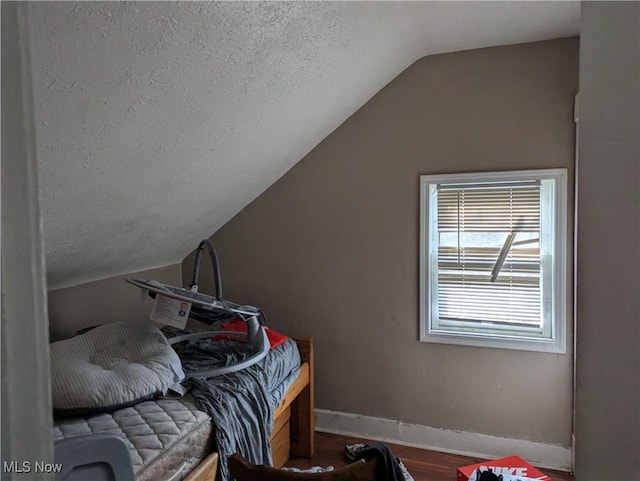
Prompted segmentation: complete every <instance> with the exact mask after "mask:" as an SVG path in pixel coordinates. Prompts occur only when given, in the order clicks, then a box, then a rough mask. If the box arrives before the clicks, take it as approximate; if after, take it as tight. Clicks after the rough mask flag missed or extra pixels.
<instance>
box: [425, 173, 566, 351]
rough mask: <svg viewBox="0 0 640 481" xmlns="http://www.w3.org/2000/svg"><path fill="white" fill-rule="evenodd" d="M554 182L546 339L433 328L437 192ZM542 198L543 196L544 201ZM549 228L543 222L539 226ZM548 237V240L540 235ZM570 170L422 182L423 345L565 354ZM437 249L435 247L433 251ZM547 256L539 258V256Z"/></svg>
mask: <svg viewBox="0 0 640 481" xmlns="http://www.w3.org/2000/svg"><path fill="white" fill-rule="evenodd" d="M546 179H551V180H553V181H554V184H553V192H552V197H553V198H552V200H551V202H552V204H553V207H552V210H553V212H554V219H552V220H551V223H550V224H548V225H547V229H546V235H550V236H551V238H552V242H551V244H552V247H551V250H552V252H551V268H550V269H545V270H544V271H543V272H542V275H543V276H544V279H546V281H544V282H548V283H549V282H550V284H551V299H552V302H551V306H550V322H549V325H545V326H543V328H542V330H543V332H544V335H541V334H536V335H530V334H528V333H527V332H526V331H523V332H522V333H517V332H513V331H509V332H506V333H496V332H495V331H496V330H495V329H494V330H493V331H492V332H481V331H479V330H473V331H468V332H465V330H464V329H461V330H457V329H456V328H455V327H445V328H443V327H440V326H438V322H434V316H433V314H434V312H437V307H436V308H435V309H434V307H433V306H434V301H433V299H434V295H435V299H436V300H435V304H436V306H437V297H438V296H437V291H435V287H436V286H434V279H435V283H436V285H437V279H438V277H437V273H438V265H437V260H436V261H435V262H436V264H435V266H434V265H433V264H434V261H433V260H432V256H431V255H430V252H431V249H432V247H433V245H434V244H433V242H437V240H434V239H433V237H432V236H433V234H434V232H435V231H437V229H436V226H435V221H437V200H436V201H435V202H434V200H435V197H434V192H435V189H436V187H437V185H438V184H452V183H455V184H465V183H482V182H509V181H514V182H515V181H523V180H524V181H530V180H546ZM542 195H543V193H542V192H541V196H542ZM543 222H545V220H544V219H541V223H543ZM542 235H544V234H542ZM567 238H568V226H567V169H536V170H516V171H502V172H477V173H464V174H438V175H422V176H420V341H423V342H434V343H444V344H459V345H466V346H480V347H491V348H502V349H518V350H524V351H539V352H549V353H560V354H564V353H566V326H567V318H568V309H569V302H568V299H567V261H568V259H567ZM435 248H436V249H437V246H436V247H435ZM542 255H543V253H542V252H541V256H542Z"/></svg>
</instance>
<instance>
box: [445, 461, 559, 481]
mask: <svg viewBox="0 0 640 481" xmlns="http://www.w3.org/2000/svg"><path fill="white" fill-rule="evenodd" d="M478 468H480V470H481V471H486V470H487V469H489V468H490V469H491V470H492V471H493V472H494V473H495V474H502V475H503V476H504V477H505V481H506V478H507V476H511V477H512V479H518V478H521V479H522V478H528V479H535V480H536V481H551V478H550V477H549V476H547V475H546V474H544V473H542V472H541V471H539V470H537V469H536V468H534V467H533V466H531V465H530V464H529V463H527V462H526V461H525V460H524V459H522V458H521V457H519V456H509V457H508V458H502V459H495V460H493V461H484V462H482V463H477V464H472V465H469V466H462V467H461V468H458V481H469V478H471V475H472V474H473V473H474V472H475V471H476V469H478ZM474 479H475V476H474Z"/></svg>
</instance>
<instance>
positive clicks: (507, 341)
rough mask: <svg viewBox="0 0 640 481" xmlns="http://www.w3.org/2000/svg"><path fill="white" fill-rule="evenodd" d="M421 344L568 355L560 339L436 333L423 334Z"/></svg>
mask: <svg viewBox="0 0 640 481" xmlns="http://www.w3.org/2000/svg"><path fill="white" fill-rule="evenodd" d="M420 341H421V342H427V343H436V344H452V345H459V346H474V347H488V348H492V349H510V350H518V351H534V352H545V353H552V354H566V347H565V343H564V342H562V341H561V340H559V339H536V338H525V337H512V336H501V335H490V334H468V333H452V332H443V331H435V332H433V331H432V332H428V333H422V335H421V336H420Z"/></svg>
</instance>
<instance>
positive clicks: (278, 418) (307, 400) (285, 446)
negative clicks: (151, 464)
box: [184, 337, 315, 481]
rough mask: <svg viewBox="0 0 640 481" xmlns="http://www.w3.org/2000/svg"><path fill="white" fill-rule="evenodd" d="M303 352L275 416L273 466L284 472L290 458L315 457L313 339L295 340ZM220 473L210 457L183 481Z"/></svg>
mask: <svg viewBox="0 0 640 481" xmlns="http://www.w3.org/2000/svg"><path fill="white" fill-rule="evenodd" d="M292 339H293V340H294V341H296V343H297V344H298V351H300V362H301V365H300V373H299V374H298V377H297V378H296V380H295V381H294V382H293V384H292V385H291V386H290V387H289V389H287V392H286V393H285V394H284V397H283V398H282V401H281V402H280V405H279V406H278V407H277V409H276V410H275V411H274V413H273V418H274V420H273V431H272V432H271V437H270V438H269V442H270V444H271V452H272V454H273V465H274V467H276V468H281V467H282V466H284V465H285V463H286V462H287V460H288V459H289V456H290V455H294V456H302V457H307V458H310V457H312V456H313V453H314V450H315V445H314V430H315V419H314V414H313V339H311V338H309V337H293V338H292ZM217 469H218V453H211V454H210V455H209V456H207V457H206V458H205V459H204V460H202V462H201V463H200V464H198V465H197V466H196V467H195V468H194V469H193V470H192V471H191V472H190V473H189V474H188V475H187V477H186V478H185V479H184V481H214V480H215V478H216V471H217Z"/></svg>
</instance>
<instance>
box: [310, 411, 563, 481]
mask: <svg viewBox="0 0 640 481" xmlns="http://www.w3.org/2000/svg"><path fill="white" fill-rule="evenodd" d="M315 414H316V431H320V432H325V433H332V434H343V435H347V436H355V437H361V438H367V439H373V440H376V441H383V442H387V443H394V444H401V445H405V446H413V447H417V448H423V449H430V450H433V451H443V452H446V453H453V454H461V455H465V456H472V457H478V458H486V459H495V458H503V457H506V456H511V455H514V454H515V455H518V456H520V457H521V458H523V459H525V460H527V462H529V463H531V464H533V465H535V466H539V467H543V468H550V469H557V470H561V471H570V470H571V449H570V448H567V447H564V446H558V445H555V444H545V443H538V442H533V441H525V440H522V439H510V438H501V437H497V436H488V435H486V434H477V433H468V432H464V431H453V430H449V429H439V428H432V427H429V426H421V425H418V424H408V423H404V422H402V421H396V420H393V419H385V418H376V417H372V416H362V415H359V414H352V413H343V412H339V411H328V410H325V409H316V410H315Z"/></svg>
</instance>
